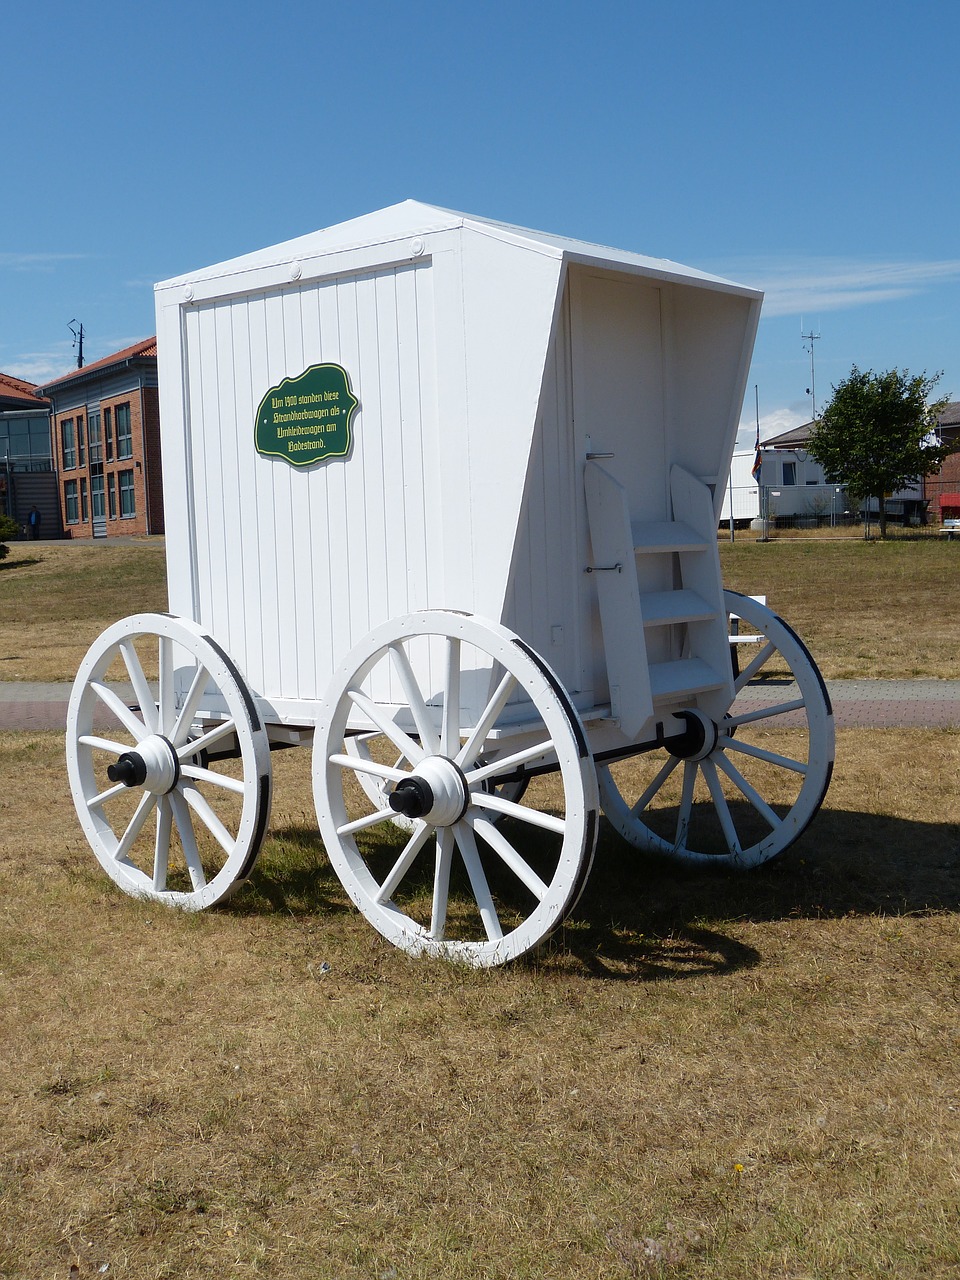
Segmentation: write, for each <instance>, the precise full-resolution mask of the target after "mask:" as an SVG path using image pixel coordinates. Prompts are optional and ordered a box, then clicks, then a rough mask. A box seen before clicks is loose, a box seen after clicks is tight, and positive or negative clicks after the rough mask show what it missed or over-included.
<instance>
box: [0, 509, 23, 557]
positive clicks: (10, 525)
mask: <svg viewBox="0 0 960 1280" xmlns="http://www.w3.org/2000/svg"><path fill="white" fill-rule="evenodd" d="M19 532H20V526H19V525H18V524H17V522H16V520H13V519H11V518H10V516H0V560H2V559H3V558H4V557H5V556H8V555H9V554H10V548H9V547H8V546H7V544H6V543H5V542H4V541H3V539H4V538H15V537H16V536H17V535H18V534H19Z"/></svg>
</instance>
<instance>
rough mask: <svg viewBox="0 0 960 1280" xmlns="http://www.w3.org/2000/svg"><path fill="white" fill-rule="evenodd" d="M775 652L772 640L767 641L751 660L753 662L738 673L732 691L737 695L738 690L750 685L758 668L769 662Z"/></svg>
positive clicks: (775, 648) (775, 647)
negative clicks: (734, 690)
mask: <svg viewBox="0 0 960 1280" xmlns="http://www.w3.org/2000/svg"><path fill="white" fill-rule="evenodd" d="M776 652H777V646H776V645H775V644H774V643H773V641H772V640H768V641H767V643H766V644H765V645H763V647H762V648H761V650H760V652H759V653H758V654H757V656H756V657H755V658H754V659H753V661H752V662H751V663H749V665H748V666H746V667H744V668H743V670H742V671H741V672H740V674H739V675H738V676H737V678H736V680H735V681H734V683H733V687H734V689H736V691H737V693H739V692H740V690H741V689H742V688H743V686H744V685H745V684H749V683H750V681H751V680H752V679H753V677H754V676H755V675H756V674H757V672H758V671H759V670H760V668H761V667H762V666H763V665H764V664H765V663H767V662H769V661H770V659H771V658H772V657H773V655H774V654H775V653H776Z"/></svg>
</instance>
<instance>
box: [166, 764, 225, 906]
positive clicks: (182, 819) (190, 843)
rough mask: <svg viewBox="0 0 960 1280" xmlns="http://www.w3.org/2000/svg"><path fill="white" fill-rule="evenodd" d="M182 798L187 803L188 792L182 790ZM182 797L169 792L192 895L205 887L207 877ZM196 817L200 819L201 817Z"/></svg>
mask: <svg viewBox="0 0 960 1280" xmlns="http://www.w3.org/2000/svg"><path fill="white" fill-rule="evenodd" d="M183 797H186V799H187V800H188V801H189V800H190V792H189V791H188V790H184V792H183ZM183 797H181V796H180V795H178V794H177V792H175V791H173V792H171V793H170V804H171V807H172V809H173V817H174V821H175V822H176V824H177V830H178V831H179V833H180V845H181V848H182V849H183V860H184V862H185V863H186V864H187V872H188V873H189V875H190V883H191V884H192V885H193V891H194V893H197V892H198V891H199V890H200V889H203V888H205V887H206V883H207V877H206V876H205V875H204V871H203V863H202V862H201V861H200V850H199V849H198V848H197V838H196V835H195V834H194V830H193V821H192V819H191V817H190V810H189V809H188V808H187V806H186V805H185V804H184V802H183ZM198 816H201V817H202V815H198ZM207 825H209V824H207ZM211 830H212V828H211ZM216 834H217V833H216V832H215V831H214V835H216ZM218 839H219V837H218Z"/></svg>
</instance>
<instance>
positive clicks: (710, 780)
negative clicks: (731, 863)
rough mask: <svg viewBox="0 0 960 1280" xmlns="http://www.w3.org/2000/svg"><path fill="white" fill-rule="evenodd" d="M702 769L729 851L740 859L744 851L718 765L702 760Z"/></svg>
mask: <svg viewBox="0 0 960 1280" xmlns="http://www.w3.org/2000/svg"><path fill="white" fill-rule="evenodd" d="M700 768H701V770H702V772H703V776H704V778H705V779H706V782H707V786H708V787H709V789H710V796H711V798H712V800H713V805H714V808H715V809H716V811H717V817H718V818H719V819H720V828H721V830H722V831H723V835H724V839H725V840H726V842H727V849H728V851H729V852H730V853H732V854H733V856H734V857H735V858H738V857H739V856H740V854H741V853H742V852H743V850H742V849H741V847H740V838H739V836H738V835H737V829H736V827H735V826H734V825H733V815H732V814H731V812H730V806H729V805H728V804H727V797H726V796H725V795H724V794H723V787H721V785H720V779H719V778H718V777H717V769H716V765H715V764H714V763H713V761H712V760H701V761H700Z"/></svg>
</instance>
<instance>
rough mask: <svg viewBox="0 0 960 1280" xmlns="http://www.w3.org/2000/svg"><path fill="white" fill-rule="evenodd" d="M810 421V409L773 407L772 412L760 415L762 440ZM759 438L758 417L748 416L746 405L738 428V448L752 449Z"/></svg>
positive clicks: (779, 434)
mask: <svg viewBox="0 0 960 1280" xmlns="http://www.w3.org/2000/svg"><path fill="white" fill-rule="evenodd" d="M809 421H810V413H809V411H804V410H802V409H799V410H798V409H773V410H771V411H770V413H764V414H762V415H761V417H760V442H761V444H762V443H763V442H764V441H765V440H772V439H773V437H774V436H781V435H783V433H784V432H785V431H792V430H793V429H794V427H802V426H803V425H804V424H805V423H807V422H809ZM756 439H757V420H756V418H755V417H754V418H752V419H750V418H748V417H747V412H746V406H744V414H743V416H742V417H741V419H740V426H739V428H738V430H737V444H736V447H737V448H738V449H752V448H753V446H754V444H755V442H756Z"/></svg>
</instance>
